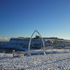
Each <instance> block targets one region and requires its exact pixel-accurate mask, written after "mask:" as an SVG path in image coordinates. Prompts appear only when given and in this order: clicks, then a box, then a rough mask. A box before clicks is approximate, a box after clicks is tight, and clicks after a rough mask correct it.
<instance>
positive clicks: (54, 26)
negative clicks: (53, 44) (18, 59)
mask: <svg viewBox="0 0 70 70" xmlns="http://www.w3.org/2000/svg"><path fill="white" fill-rule="evenodd" d="M35 29H37V30H38V31H39V32H40V34H41V35H42V37H59V38H64V39H70V0H0V40H8V39H9V38H11V37H30V36H31V34H32V33H33V31H34V30H35Z"/></svg>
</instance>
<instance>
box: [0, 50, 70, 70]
mask: <svg viewBox="0 0 70 70" xmlns="http://www.w3.org/2000/svg"><path fill="white" fill-rule="evenodd" d="M36 51H38V50H36ZM37 53H38V52H37ZM46 53H47V54H46V55H43V54H42V55H32V56H23V57H13V54H6V53H0V65H1V64H2V66H3V69H4V70H21V69H24V70H70V50H69V49H59V50H58V49H53V50H46Z"/></svg>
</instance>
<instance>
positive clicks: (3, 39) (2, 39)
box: [0, 37, 9, 41]
mask: <svg viewBox="0 0 70 70" xmlns="http://www.w3.org/2000/svg"><path fill="white" fill-rule="evenodd" d="M0 41H9V38H6V37H5V38H2V37H0Z"/></svg>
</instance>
